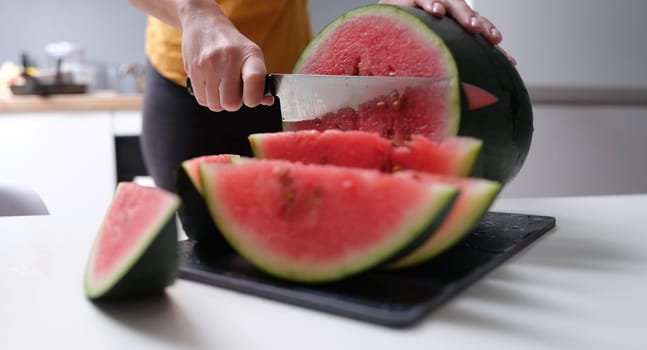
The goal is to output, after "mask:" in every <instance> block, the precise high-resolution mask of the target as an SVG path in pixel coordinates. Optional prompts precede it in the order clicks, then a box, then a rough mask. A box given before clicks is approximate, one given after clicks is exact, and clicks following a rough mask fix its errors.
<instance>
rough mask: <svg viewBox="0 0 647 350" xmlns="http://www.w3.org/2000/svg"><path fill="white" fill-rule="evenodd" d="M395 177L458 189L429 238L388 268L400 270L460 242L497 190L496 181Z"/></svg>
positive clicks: (414, 175) (424, 175)
mask: <svg viewBox="0 0 647 350" xmlns="http://www.w3.org/2000/svg"><path fill="white" fill-rule="evenodd" d="M395 176H406V177H409V178H414V179H418V180H420V181H423V182H424V181H432V182H433V183H445V184H448V185H454V186H457V187H458V189H459V194H458V197H457V198H456V202H455V203H454V205H453V206H452V208H451V210H450V212H449V214H448V215H447V217H446V218H445V220H444V221H443V223H442V224H441V225H440V227H438V229H437V230H436V232H435V233H434V234H433V235H432V236H431V237H429V239H428V240H427V241H426V242H425V243H423V244H422V245H420V246H419V247H418V248H416V249H415V250H414V251H413V252H411V253H409V254H407V255H406V256H404V257H402V258H400V259H398V260H397V261H395V262H393V263H392V264H390V265H389V268H392V269H395V268H403V267H408V266H413V265H417V264H420V263H422V262H425V261H427V260H429V259H431V258H433V257H435V256H437V255H438V254H440V253H442V252H443V251H445V250H447V249H448V248H450V247H451V246H453V245H454V244H455V243H457V242H458V241H460V240H461V239H462V238H463V237H465V235H466V234H467V233H469V231H470V230H471V229H472V228H473V227H474V226H475V225H476V224H477V223H478V222H479V220H480V219H481V218H482V217H483V215H485V213H486V212H487V210H488V208H489V207H490V206H491V205H492V202H493V201H494V199H495V198H496V196H497V194H498V193H499V191H500V189H501V185H500V184H499V183H498V182H494V181H489V180H484V179H475V178H458V177H453V176H443V175H434V174H427V173H420V172H402V173H398V174H396V175H395Z"/></svg>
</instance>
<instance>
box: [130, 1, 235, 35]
mask: <svg viewBox="0 0 647 350" xmlns="http://www.w3.org/2000/svg"><path fill="white" fill-rule="evenodd" d="M128 2H130V4H131V5H132V6H134V7H136V8H137V9H139V10H140V11H142V12H144V13H147V14H149V15H151V16H153V17H156V18H158V19H160V20H161V21H163V22H165V23H167V24H169V25H171V26H173V27H176V28H178V29H182V28H183V27H184V25H185V24H186V23H187V22H189V21H190V20H191V19H192V18H195V17H198V16H212V17H213V19H215V20H217V21H225V22H229V20H228V19H227V17H226V16H225V15H224V14H223V12H222V10H221V9H220V6H218V4H217V3H216V1H214V0H128Z"/></svg>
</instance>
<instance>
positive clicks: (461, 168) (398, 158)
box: [391, 135, 483, 176]
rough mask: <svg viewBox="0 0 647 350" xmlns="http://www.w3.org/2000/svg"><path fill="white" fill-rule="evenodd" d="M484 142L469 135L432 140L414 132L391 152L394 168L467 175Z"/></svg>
mask: <svg viewBox="0 0 647 350" xmlns="http://www.w3.org/2000/svg"><path fill="white" fill-rule="evenodd" d="M482 145H483V142H482V141H481V140H479V139H475V138H472V137H447V138H445V139H444V140H442V141H440V142H433V141H431V140H429V139H427V138H424V137H422V136H416V135H414V136H413V137H412V138H411V140H410V141H407V142H406V143H404V144H403V145H401V146H398V147H395V148H394V149H393V151H392V152H391V162H392V163H393V170H405V169H406V170H418V171H423V172H428V173H433V174H443V175H454V176H468V175H469V174H470V173H471V172H472V168H473V167H474V164H475V162H476V160H477V157H478V155H479V152H480V151H481V147H482Z"/></svg>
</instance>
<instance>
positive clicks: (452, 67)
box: [284, 4, 461, 136]
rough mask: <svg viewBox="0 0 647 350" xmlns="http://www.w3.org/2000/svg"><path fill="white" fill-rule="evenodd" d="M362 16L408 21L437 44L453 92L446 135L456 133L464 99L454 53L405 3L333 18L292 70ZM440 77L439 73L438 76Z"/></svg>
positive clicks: (421, 35)
mask: <svg viewBox="0 0 647 350" xmlns="http://www.w3.org/2000/svg"><path fill="white" fill-rule="evenodd" d="M362 16H383V17H384V18H386V19H387V20H395V21H397V22H398V23H406V24H408V25H409V26H410V28H411V30H412V31H413V32H415V33H418V35H419V38H420V40H426V41H427V42H429V43H430V44H431V45H434V46H436V47H437V48H438V49H439V52H440V53H441V54H442V55H443V56H444V59H443V61H444V62H445V64H446V67H445V69H446V70H447V72H448V73H449V76H448V77H445V78H449V79H450V80H449V84H448V86H449V89H451V95H450V97H449V100H448V101H447V106H446V107H447V115H448V123H447V129H446V130H445V135H446V136H455V135H457V134H458V129H459V126H460V116H461V102H460V83H459V81H460V77H459V75H458V68H457V66H456V63H455V60H454V56H453V55H452V53H451V51H450V50H449V48H448V47H447V45H446V44H445V41H444V40H443V39H442V38H441V37H440V36H439V35H438V34H437V33H436V32H434V31H433V30H432V29H431V28H430V27H429V26H428V25H427V24H425V22H424V21H423V20H421V19H420V18H419V17H417V16H416V15H414V14H412V13H410V12H409V11H407V9H406V8H405V7H400V6H393V5H379V4H373V5H366V6H361V7H358V8H356V9H353V10H350V11H348V12H346V13H344V14H342V15H341V16H339V17H337V18H336V19H334V20H333V21H332V22H330V23H329V24H328V25H326V26H325V27H324V28H323V29H322V30H321V31H320V32H319V33H318V34H317V35H316V36H315V37H314V38H313V40H312V41H310V43H309V44H308V46H306V48H305V50H304V51H303V53H302V54H301V56H300V57H299V60H298V61H297V63H296V65H295V66H294V69H293V70H292V72H293V73H300V72H301V70H302V69H303V66H304V64H306V63H307V62H308V61H309V60H310V59H311V57H312V55H313V54H316V53H317V52H318V49H319V46H320V45H321V44H322V43H323V42H324V41H326V40H329V39H331V38H332V37H333V35H334V33H335V31H336V29H337V28H338V27H339V26H340V25H341V24H343V23H346V22H348V21H352V20H353V19H354V18H357V17H362ZM437 78H440V77H437ZM284 128H285V129H287V130H289V129H290V128H289V123H284Z"/></svg>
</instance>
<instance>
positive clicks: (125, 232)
mask: <svg viewBox="0 0 647 350" xmlns="http://www.w3.org/2000/svg"><path fill="white" fill-rule="evenodd" d="M179 204H180V200H179V198H178V197H177V196H176V195H174V194H172V193H170V192H167V191H165V190H162V189H160V188H156V187H146V186H140V185H137V184H135V183H130V182H122V183H119V185H118V187H117V190H116V192H115V196H114V198H113V201H112V203H111V205H110V207H109V208H108V212H107V214H106V216H105V218H104V221H103V223H102V225H101V227H100V229H99V232H98V234H97V238H96V240H95V243H94V246H93V248H92V252H91V255H90V258H89V261H88V265H87V269H86V274H85V288H86V294H87V295H88V297H90V298H92V299H96V298H101V297H106V296H113V295H117V294H119V295H122V294H138V293H140V292H145V291H151V290H152V289H160V288H162V287H164V286H166V285H167V284H170V283H171V282H172V280H173V279H174V277H175V276H174V273H175V269H176V260H177V257H176V243H177V237H176V235H175V231H174V230H170V229H168V227H167V226H168V224H169V222H171V221H172V220H174V218H175V211H176V210H177V208H178V207H179ZM131 274H132V275H133V276H136V277H134V278H132V279H129V276H130V275H131Z"/></svg>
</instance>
